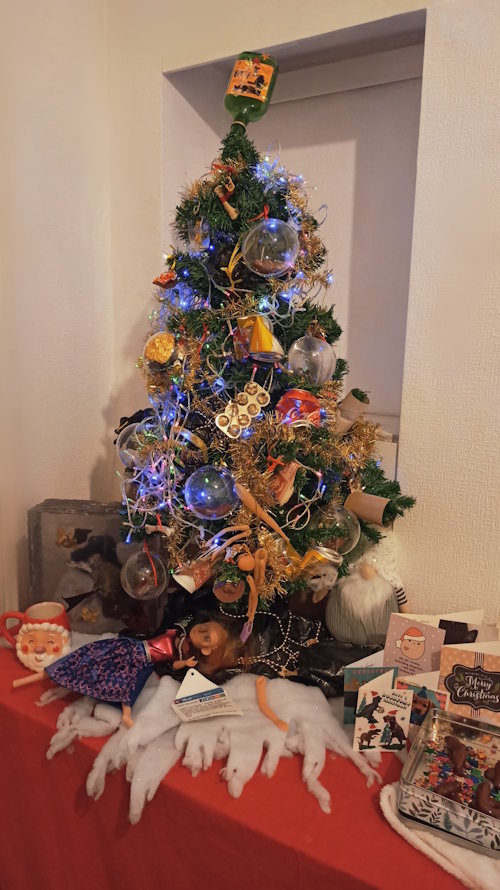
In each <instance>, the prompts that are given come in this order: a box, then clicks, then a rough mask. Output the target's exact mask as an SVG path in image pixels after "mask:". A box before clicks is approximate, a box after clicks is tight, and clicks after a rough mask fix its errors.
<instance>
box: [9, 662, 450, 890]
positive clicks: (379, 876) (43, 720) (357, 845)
mask: <svg viewBox="0 0 500 890" xmlns="http://www.w3.org/2000/svg"><path fill="white" fill-rule="evenodd" d="M22 673H23V671H22V668H20V666H18V662H17V660H16V658H15V656H14V654H13V652H12V651H11V650H5V649H2V650H0V758H1V760H0V763H1V782H0V788H1V803H2V820H1V823H0V825H1V828H0V888H1V890H32V888H35V887H39V888H40V890H66V888H68V890H129V888H131V890H132V888H134V890H153V888H161V890H163V888H165V890H200V888H205V890H306V888H307V890H327V888H332V890H344V888H349V890H366V888H382V890H392V888H401V887H404V890H413V888H415V890H416V888H418V890H422V888H426V887H437V886H439V888H440V890H452V888H453V890H457V888H458V887H460V886H462V885H461V884H459V883H458V882H457V881H455V880H454V879H453V878H451V877H450V876H449V875H448V874H446V873H445V872H444V871H442V870H441V869H440V868H439V867H438V866H437V865H434V864H433V863H432V862H430V861H429V860H428V859H426V858H425V857H424V856H423V855H422V854H420V853H418V852H417V851H416V850H414V849H413V848H412V847H410V846H409V845H408V844H406V843H405V841H403V840H402V839H401V838H400V837H399V836H398V835H396V834H395V833H394V832H393V831H392V829H391V828H390V827H389V826H388V824H387V823H386V822H385V820H384V818H383V816H382V815H381V812H380V809H379V804H378V787H374V788H372V789H367V787H366V780H365V778H364V777H363V776H362V775H361V774H360V773H359V772H358V771H357V770H356V768H355V767H354V766H353V765H352V764H351V763H350V762H347V761H346V760H344V759H343V758H341V757H335V758H334V757H333V756H330V755H329V756H328V758H327V764H326V767H325V770H324V772H323V775H322V778H321V781H322V782H323V784H324V785H326V787H327V788H328V789H329V790H330V792H331V794H332V813H331V815H325V814H324V813H322V812H321V810H320V808H319V806H318V803H317V801H316V800H315V799H314V798H313V797H312V796H311V795H310V794H309V793H308V792H307V790H306V788H305V786H304V785H303V783H302V781H301V778H300V770H301V759H300V758H299V757H294V758H293V759H291V760H283V761H281V762H280V764H279V766H278V769H277V772H276V775H275V776H274V777H273V778H272V779H268V778H266V777H264V776H261V775H257V776H256V777H255V778H254V779H252V780H251V781H250V782H249V784H248V785H247V786H246V788H245V789H244V791H243V794H242V797H241V798H240V799H239V800H233V799H232V798H231V797H229V794H228V792H227V786H226V784H225V783H224V782H222V781H220V780H219V775H218V774H219V768H220V766H219V765H218V764H215V765H214V766H213V768H212V769H210V770H208V771H207V772H206V773H203V774H201V775H199V776H198V777H197V778H192V777H191V775H190V774H189V772H188V771H187V770H186V769H183V768H181V767H180V766H177V767H175V768H174V769H173V770H172V771H171V772H170V774H169V775H168V776H167V777H166V779H164V781H163V783H162V785H161V786H160V788H159V789H158V792H157V794H156V797H155V798H154V800H153V801H152V802H151V803H149V804H146V807H145V810H144V814H143V816H142V819H141V821H140V823H139V824H138V825H136V826H131V825H130V824H129V822H128V820H127V813H128V793H129V785H128V784H127V782H126V781H125V776H124V774H123V771H121V772H119V773H117V774H115V775H112V776H109V777H108V779H107V782H106V789H105V791H104V794H103V796H102V797H101V798H100V799H99V800H98V801H97V802H94V801H92V800H90V799H89V798H88V797H87V795H86V791H85V779H86V776H87V773H88V772H89V769H90V767H91V764H92V762H93V759H94V757H95V755H96V752H97V751H98V750H99V748H100V747H101V746H102V744H103V742H102V740H96V739H95V740H94V739H90V740H82V741H79V742H77V743H76V744H75V750H74V752H73V753H72V754H68V753H66V752H62V753H61V754H58V755H56V757H55V758H54V759H53V760H52V761H50V762H49V761H47V760H46V758H45V752H46V750H47V747H48V744H49V739H50V737H51V735H52V734H53V732H54V728H55V722H56V718H57V714H58V713H59V711H60V710H61V709H62V707H63V706H64V703H61V702H55V703H53V704H51V705H48V706H47V707H45V708H36V707H35V706H34V701H35V700H36V698H37V697H38V695H39V693H40V689H41V686H39V685H37V686H36V687H33V686H32V687H31V688H30V687H26V688H25V689H18V690H15V691H14V690H12V689H11V681H12V678H13V677H14V676H19V674H22ZM399 771H400V767H399V764H398V761H397V760H396V759H395V758H394V757H393V756H392V755H385V756H384V762H383V766H382V769H381V773H382V775H383V778H384V781H385V782H393V781H395V780H396V779H397V778H398V775H399Z"/></svg>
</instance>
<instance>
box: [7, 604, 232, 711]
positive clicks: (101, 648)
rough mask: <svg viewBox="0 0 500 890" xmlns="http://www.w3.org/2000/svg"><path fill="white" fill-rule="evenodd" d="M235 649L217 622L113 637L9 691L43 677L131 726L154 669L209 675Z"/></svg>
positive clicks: (225, 662) (221, 622)
mask: <svg viewBox="0 0 500 890" xmlns="http://www.w3.org/2000/svg"><path fill="white" fill-rule="evenodd" d="M240 648H241V643H240V642H239V637H236V636H235V634H234V633H231V628H230V626H229V624H228V623H227V622H226V621H225V620H224V617H222V616H221V618H220V619H219V618H218V617H217V618H215V619H211V620H208V621H205V622H203V623H202V624H194V625H193V626H192V627H191V629H190V630H189V632H187V633H186V631H185V630H184V629H183V628H182V627H181V626H178V627H176V628H172V629H170V630H166V631H165V632H164V633H162V634H160V635H159V636H157V637H154V638H153V639H151V640H135V639H132V638H131V637H118V638H116V639H110V640H96V641H95V642H93V643H87V644H86V645H85V646H81V647H80V648H79V649H75V651H74V652H70V654H69V655H65V656H64V657H63V658H59V659H58V660H57V661H55V662H54V663H53V664H51V665H49V666H48V667H47V668H46V669H45V671H38V672H37V673H36V674H34V675H31V676H29V677H23V678H22V679H20V680H14V682H13V686H15V687H17V686H24V685H26V684H28V683H34V682H36V681H37V680H40V679H43V677H49V678H50V679H51V680H52V681H53V682H54V683H56V684H57V685H58V686H64V687H65V688H66V689H71V690H72V691H73V692H78V693H79V694H80V695H90V696H92V697H93V698H96V699H98V700H99V701H103V702H111V703H119V704H121V706H122V714H123V718H122V719H123V722H124V723H125V725H126V726H132V723H133V721H132V717H131V708H132V705H133V704H134V702H135V701H136V699H137V697H138V696H139V693H140V692H141V690H142V688H143V687H144V684H145V683H146V680H147V679H148V677H150V676H151V674H152V673H153V671H154V669H155V665H156V664H158V663H159V662H166V663H169V664H170V665H171V666H172V669H173V670H181V669H182V668H185V667H195V666H196V667H197V668H198V670H199V671H201V673H204V674H210V673H213V672H214V671H217V670H220V669H221V668H224V667H229V665H230V664H235V663H236V661H237V659H238V656H239V654H240V653H239V651H238V650H239V649H240Z"/></svg>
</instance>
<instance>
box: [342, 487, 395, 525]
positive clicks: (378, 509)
mask: <svg viewBox="0 0 500 890" xmlns="http://www.w3.org/2000/svg"><path fill="white" fill-rule="evenodd" d="M388 503H389V498H382V497H380V496H379V495H377V494H367V492H366V491H352V492H351V494H349V495H347V497H346V499H345V507H347V508H349V510H352V512H353V513H355V514H356V516H359V518H360V519H364V521H365V522H373V524H374V525H384V524H385V523H384V511H385V508H386V507H387V504H388Z"/></svg>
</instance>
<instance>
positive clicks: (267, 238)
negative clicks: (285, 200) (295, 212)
mask: <svg viewBox="0 0 500 890" xmlns="http://www.w3.org/2000/svg"><path fill="white" fill-rule="evenodd" d="M241 252H242V254H243V259H244V261H245V263H246V265H247V266H248V268H249V269H250V270H251V271H252V272H255V274H256V275H262V276H263V277H264V278H269V277H271V276H272V275H274V276H279V275H284V274H285V272H288V270H289V269H292V268H293V265H294V263H295V260H296V259H297V254H298V252H299V239H298V236H297V232H296V230H295V229H294V227H293V226H291V225H290V224H289V223H287V222H284V220H282V219H261V220H259V222H256V223H254V225H253V226H252V227H251V228H250V229H249V230H248V232H247V233H246V235H245V237H244V239H243V243H242V245H241Z"/></svg>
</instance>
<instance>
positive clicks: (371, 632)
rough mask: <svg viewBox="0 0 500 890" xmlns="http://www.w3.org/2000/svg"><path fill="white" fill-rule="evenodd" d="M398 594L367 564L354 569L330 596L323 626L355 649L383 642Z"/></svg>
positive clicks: (396, 609)
mask: <svg viewBox="0 0 500 890" xmlns="http://www.w3.org/2000/svg"><path fill="white" fill-rule="evenodd" d="M397 611H398V600H397V593H396V590H395V589H394V587H393V585H392V584H391V582H390V581H388V580H386V579H385V578H383V577H382V575H381V574H379V572H378V571H377V569H376V568H375V567H374V566H373V565H371V564H370V563H368V562H361V563H358V564H357V565H355V566H353V568H352V569H351V572H350V574H349V575H347V576H346V577H344V578H341V579H340V581H339V582H338V583H337V585H336V587H335V589H334V590H332V592H331V593H330V596H329V598H328V602H327V604H326V613H325V623H326V626H327V628H328V630H329V631H330V633H331V635H332V637H335V639H336V640H341V641H342V642H346V643H354V644H355V645H358V646H370V645H377V644H379V643H382V644H383V643H384V642H385V637H386V634H387V627H388V625H389V619H390V617H391V613H392V612H397Z"/></svg>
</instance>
